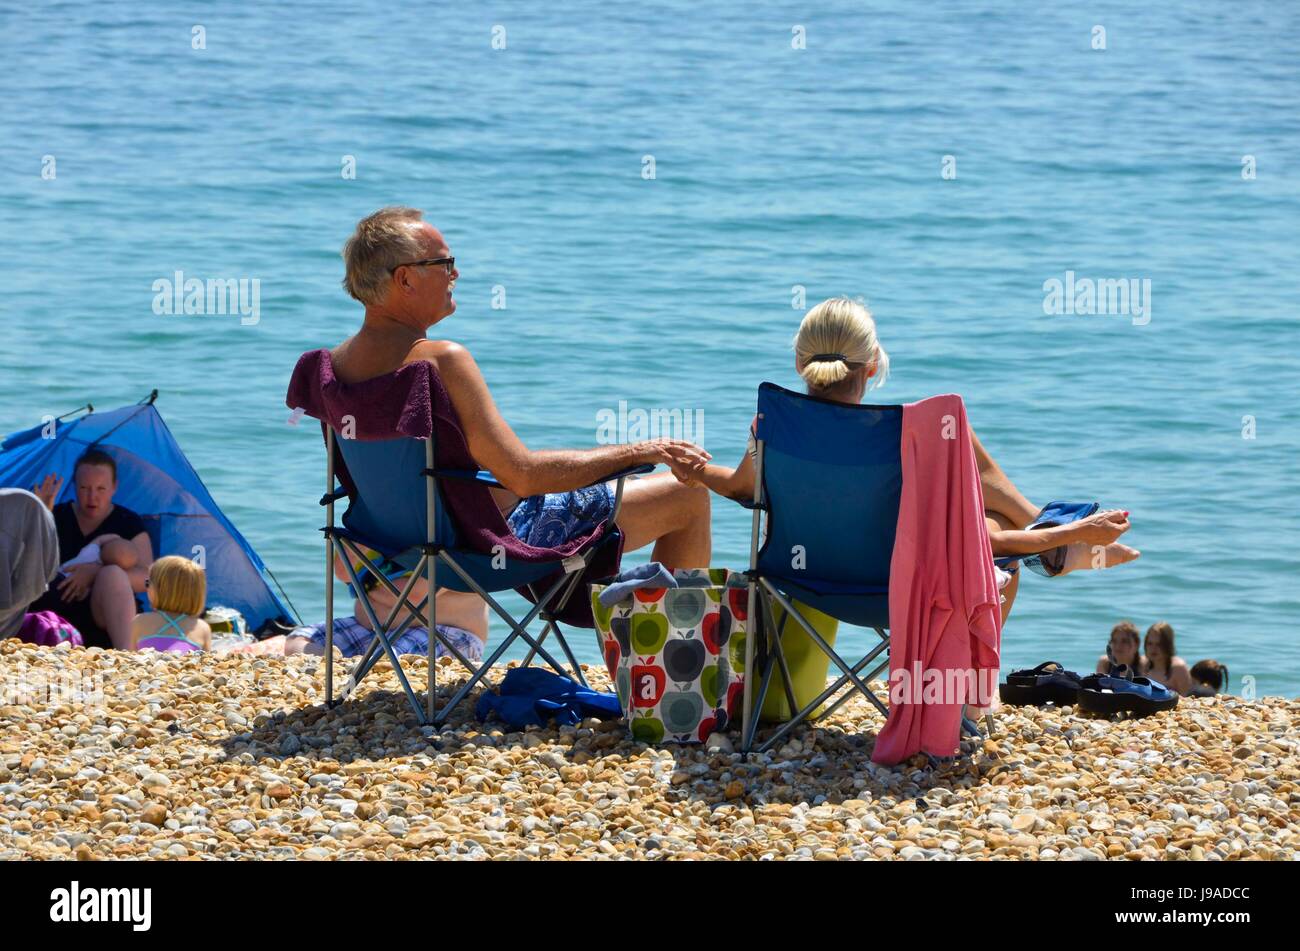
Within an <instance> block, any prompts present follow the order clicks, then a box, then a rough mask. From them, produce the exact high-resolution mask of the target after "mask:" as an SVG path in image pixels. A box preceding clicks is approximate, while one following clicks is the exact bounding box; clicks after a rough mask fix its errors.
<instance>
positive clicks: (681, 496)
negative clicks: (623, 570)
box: [618, 472, 713, 568]
mask: <svg viewBox="0 0 1300 951" xmlns="http://www.w3.org/2000/svg"><path fill="white" fill-rule="evenodd" d="M709 513H710V503H709V490H708V489H706V488H704V486H702V485H699V486H686V485H683V484H682V483H680V482H678V481H677V479H676V478H675V477H674V476H673V475H672V474H671V473H668V472H664V473H660V474H659V475H652V476H646V477H644V478H641V479H629V480H628V481H627V482H626V483H625V484H624V488H623V506H622V508H620V509H619V513H618V527H619V529H620V530H621V531H622V532H623V535H624V537H625V538H626V542H625V544H624V548H625V550H627V551H635V550H636V549H638V548H641V547H643V546H645V545H648V544H650V543H651V542H654V543H655V547H654V553H653V556H652V557H653V558H654V560H655V561H657V562H660V563H661V564H663V565H664V566H665V567H668V568H707V567H708V566H709V558H710V556H711V555H712V554H713V530H712V526H711V525H710V521H709Z"/></svg>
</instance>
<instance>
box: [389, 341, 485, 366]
mask: <svg viewBox="0 0 1300 951" xmlns="http://www.w3.org/2000/svg"><path fill="white" fill-rule="evenodd" d="M417 360H428V361H429V362H430V363H432V364H433V365H434V366H435V367H437V369H438V372H439V373H443V374H446V373H453V374H456V373H465V372H469V371H472V370H474V369H477V364H476V363H475V362H474V357H473V356H472V355H471V354H470V352H469V350H468V349H467V348H466V347H464V346H463V345H461V344H459V343H456V341H454V340H421V341H419V342H418V343H416V344H415V346H413V347H411V351H410V353H408V354H407V355H406V360H405V361H403V362H404V363H415V362H416V361H417Z"/></svg>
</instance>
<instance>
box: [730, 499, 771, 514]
mask: <svg viewBox="0 0 1300 951" xmlns="http://www.w3.org/2000/svg"><path fill="white" fill-rule="evenodd" d="M731 501H733V502H735V503H736V504H737V505H739V506H740V507H741V508H746V509H749V510H750V511H751V512H752V511H753V510H754V509H758V510H759V511H760V512H766V511H767V505H766V504H765V503H763V502H759V503H757V504H755V502H754V500H753V499H732V500H731Z"/></svg>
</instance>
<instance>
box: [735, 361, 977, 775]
mask: <svg viewBox="0 0 1300 951" xmlns="http://www.w3.org/2000/svg"><path fill="white" fill-rule="evenodd" d="M902 429H903V407H902V406H901V405H893V406H871V405H861V404H859V405H849V404H845V403H838V402H835V401H832V400H824V399H819V398H817V397H814V396H807V395H805V394H802V393H795V392H792V391H791V390H787V389H784V388H782V387H779V386H777V385H776V384H774V383H763V384H762V385H760V386H759V388H758V419H757V426H756V431H755V441H756V443H757V459H756V460H755V477H754V498H753V500H752V501H748V500H747V501H745V502H743V503H742V504H743V505H745V507H746V508H750V509H752V510H753V513H754V517H753V525H752V529H751V534H750V549H749V572H748V576H749V616H750V617H754V618H756V620H757V621H758V624H757V625H756V628H757V629H758V630H759V631H760V632H762V633H761V634H760V635H759V636H755V637H750V638H747V639H746V643H745V695H744V713H743V721H742V733H741V736H742V749H743V750H744V751H746V752H748V751H749V750H750V749H751V748H752V746H753V743H754V737H755V734H756V733H757V731H758V720H759V717H758V716H757V715H755V712H754V711H755V705H754V702H753V697H752V689H753V679H754V678H753V676H752V674H753V672H754V661H755V652H756V650H758V649H759V648H760V647H761V649H762V651H763V654H762V656H761V658H760V662H761V663H762V665H763V673H762V679H761V682H760V685H759V690H758V699H757V709H758V710H762V708H763V703H764V701H765V700H766V698H767V692H768V689H769V688H770V686H771V681H772V676H773V673H774V671H775V670H777V669H779V670H780V672H781V675H782V681H783V683H784V686H785V695H786V696H785V699H786V702H787V703H788V704H789V708H790V710H792V711H795V710H797V712H796V713H794V715H793V716H792V717H791V718H790V719H789V720H788V721H787V722H786V723H784V724H783V725H782V726H781V727H780V728H779V729H778V730H776V731H775V732H774V733H773V734H772V735H771V736H770V737H768V738H767V739H766V740H765V741H764V742H763V744H762V745H761V746H760V747H759V750H760V751H763V750H767V749H769V748H770V747H772V746H774V745H775V744H776V743H778V742H780V741H781V739H782V738H783V737H785V736H786V735H787V734H788V733H789V732H790V731H791V730H793V729H794V728H795V727H796V726H798V725H799V724H800V723H803V722H805V721H806V720H807V719H808V718H809V717H810V716H811V715H812V714H813V712H814V711H816V710H817V709H818V708H819V707H821V705H822V704H823V703H826V702H827V701H828V700H829V699H830V698H831V697H832V696H834V695H835V694H836V693H838V692H839V691H841V690H843V691H844V692H843V693H842V694H841V695H840V696H839V697H838V698H837V699H836V700H835V701H834V702H833V703H831V705H830V706H829V707H827V708H826V709H825V710H824V711H823V712H822V714H821V715H822V716H827V715H829V714H831V713H833V712H834V711H835V710H836V709H838V708H839V707H840V706H841V705H842V704H844V703H845V702H846V701H848V700H849V699H850V698H851V697H852V696H853V695H854V693H855V692H856V693H860V694H862V696H864V697H865V698H866V699H867V700H868V701H869V702H870V703H871V704H872V705H874V706H875V707H876V709H877V710H879V711H880V712H881V714H882V715H884V716H886V717H887V716H889V708H888V707H887V706H886V705H885V703H884V702H882V701H881V699H880V698H879V697H877V696H876V694H875V693H873V692H872V690H871V689H870V687H869V686H868V684H869V683H870V682H871V681H872V680H873V679H874V678H875V677H877V676H878V675H879V674H880V673H882V672H883V671H884V670H885V669H886V668H887V667H888V666H889V656H888V651H889V636H888V635H887V634H886V633H885V632H886V630H887V629H888V628H889V570H890V562H891V561H892V559H893V554H894V535H895V531H896V528H897V525H898V506H899V498H900V496H901V493H902V488H903V466H902V457H901V440H902ZM764 514H766V516H767V538H766V540H764V541H763V542H762V544H761V545H760V542H759V535H760V530H761V525H760V522H761V520H762V517H763V515H764ZM795 601H799V602H801V603H803V604H805V605H807V606H809V607H811V608H815V609H816V610H818V611H821V612H822V613H824V614H828V615H830V616H831V617H833V618H836V619H837V620H839V621H842V622H844V623H847V624H853V625H858V626H860V627H869V628H871V629H872V630H874V631H875V632H876V634H877V635H878V636H879V638H880V643H879V644H876V645H874V646H873V647H872V648H871V650H869V651H868V652H867V653H866V654H865V655H863V656H862V657H861V658H860V659H859V660H858V661H857V662H856V663H854V664H852V665H850V664H849V663H848V662H847V661H846V660H844V658H843V657H841V656H840V654H838V653H837V652H836V651H835V649H834V648H833V647H832V646H831V645H830V644H829V643H827V641H826V639H825V638H824V637H822V635H821V634H820V633H818V631H817V629H816V628H815V627H814V626H813V624H812V623H811V622H810V621H809V620H808V619H807V618H806V617H804V615H803V614H802V613H801V612H800V611H799V609H798V607H797V606H796V605H795V604H794V602H795ZM773 602H775V603H776V604H779V605H780V606H781V607H782V608H783V609H784V611H785V613H784V615H783V616H782V619H781V624H780V625H779V626H778V625H777V624H776V623H775V620H774V615H775V612H774V611H773V610H772V604H773ZM756 609H758V610H759V611H761V614H760V615H755V613H754V612H755V610H756ZM791 618H793V619H794V621H795V623H797V624H798V625H799V626H800V627H802V628H803V629H804V631H805V632H806V633H807V635H808V637H809V638H811V640H812V642H813V644H814V645H815V646H816V647H817V648H818V649H819V650H821V651H822V652H823V653H824V654H825V655H826V656H827V657H828V658H830V660H831V662H832V663H834V664H835V666H836V667H838V668H839V669H840V672H841V673H840V676H839V678H838V679H836V680H835V681H834V682H832V683H831V684H830V685H829V686H827V687H826V689H825V690H823V691H822V692H821V693H820V694H818V696H817V697H816V698H814V699H813V700H811V701H810V702H808V703H806V704H805V705H804V706H803V707H802V708H801V709H799V708H797V706H796V701H795V697H794V691H793V689H792V688H791V686H790V685H791V682H792V681H791V678H790V671H789V668H788V666H787V665H786V660H785V654H784V651H783V650H782V646H781V638H782V635H783V634H784V629H785V625H786V624H787V622H788V621H789V620H790V619H791ZM882 654H883V655H885V656H884V658H883V660H881V661H880V662H879V663H877V664H876V666H875V667H873V668H872V669H871V670H870V671H868V672H867V673H866V674H865V675H864V674H863V673H862V670H863V669H864V668H865V667H867V665H869V664H871V663H872V662H873V661H875V660H876V659H877V658H879V657H880V656H881V655H882ZM845 687H848V688H849V689H847V690H845V689H844V688H845ZM985 723H986V725H987V727H988V729H989V732H990V733H992V729H993V724H992V717H991V716H989V717H986V720H985ZM963 730H964V731H965V732H967V733H974V734H978V732H979V731H978V728H977V727H976V726H975V724H974V723H973V722H971V721H969V720H967V721H964V722H963Z"/></svg>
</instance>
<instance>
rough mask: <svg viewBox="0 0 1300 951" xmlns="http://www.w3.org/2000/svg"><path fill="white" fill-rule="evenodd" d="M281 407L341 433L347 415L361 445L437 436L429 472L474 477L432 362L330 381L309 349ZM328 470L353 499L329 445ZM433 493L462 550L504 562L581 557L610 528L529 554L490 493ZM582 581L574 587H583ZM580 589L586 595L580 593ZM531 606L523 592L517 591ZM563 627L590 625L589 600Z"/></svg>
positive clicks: (609, 554)
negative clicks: (499, 555) (499, 556)
mask: <svg viewBox="0 0 1300 951" xmlns="http://www.w3.org/2000/svg"><path fill="white" fill-rule="evenodd" d="M285 404H286V405H287V406H288V407H289V408H290V409H292V410H294V411H302V412H303V413H305V414H306V415H308V416H310V417H312V418H313V419H318V420H320V421H321V427H322V428H321V432H322V434H324V432H325V429H324V427H325V426H327V425H328V426H332V427H333V428H334V429H335V430H336V431H338V430H342V429H343V428H344V417H345V416H346V417H350V419H349V420H348V426H349V427H351V428H352V429H353V430H354V432H355V437H356V438H357V439H359V440H362V441H371V440H383V439H397V438H401V437H407V438H410V439H427V438H428V436H429V434H430V432H433V433H434V434H435V440H434V453H435V466H436V467H437V468H439V469H460V470H470V471H477V470H478V469H479V464H478V462H477V461H475V459H474V457H473V456H472V455H471V454H470V451H469V443H468V441H467V440H466V438H465V433H464V431H463V430H462V429H461V427H460V419H459V417H458V416H457V415H456V410H455V408H454V407H453V406H452V405H451V397H450V396H448V395H447V390H446V388H445V387H444V386H443V385H442V379H441V378H440V377H439V376H438V373H437V371H436V370H435V369H434V367H433V364H431V363H429V362H428V361H427V360H420V361H417V362H415V363H408V364H406V365H405V366H402V367H399V368H398V369H396V370H394V371H393V372H392V373H387V374H385V375H384V376H379V377H375V378H374V379H370V380H364V381H362V382H360V383H344V382H343V381H342V380H340V379H338V377H336V376H335V375H334V364H333V363H332V362H331V360H330V353H329V351H328V350H312V351H309V352H308V353H304V354H303V355H302V356H301V357H299V358H298V365H297V366H295V367H294V370H293V377H292V378H291V379H290V381H289V391H288V393H287V394H286V396H285ZM335 450H336V451H335V456H334V472H335V474H336V475H337V476H338V479H339V482H340V483H342V485H343V488H344V490H345V491H346V492H347V493H348V495H349V496H352V495H355V494H356V486H355V485H354V484H353V482H352V479H351V476H350V475H349V473H348V469H347V465H346V464H345V463H344V461H343V456H342V453H340V452H338V451H337V443H336V444H335ZM438 485H439V489H440V494H441V496H442V499H443V500H444V501H445V503H446V505H447V508H448V510H449V514H450V516H451V519H452V521H453V522H454V523H455V525H456V531H457V532H458V534H459V536H460V539H459V540H460V544H461V545H463V546H464V547H465V548H467V549H469V550H471V551H475V552H482V553H491V552H493V550H494V547H495V546H498V545H499V546H501V547H500V548H497V549H496V551H504V552H505V555H506V557H507V558H511V559H518V560H520V561H523V562H525V563H537V562H544V561H558V560H560V559H563V558H566V557H568V556H569V555H572V554H575V553H577V552H580V551H584V550H585V549H586V548H587V547H588V546H589V545H590V544H593V543H596V542H598V541H600V540H602V539H604V537H605V536H606V535H607V534H609V530H610V524H609V523H608V522H602V523H600V524H599V525H597V526H596V528H595V529H593V530H592V531H591V532H589V533H588V534H586V535H582V536H580V537H578V538H574V539H572V540H570V541H568V542H566V543H565V544H563V545H561V546H559V547H557V548H555V549H546V548H535V547H533V546H532V545H527V544H525V543H524V542H522V541H520V540H519V539H518V538H516V537H515V535H514V533H513V532H511V531H510V527H509V526H508V525H507V524H506V520H505V516H503V515H502V514H501V510H500V509H499V508H498V507H497V504H496V501H495V500H494V499H493V498H492V493H491V490H490V489H489V487H488V486H487V485H486V484H484V483H482V482H476V481H473V480H467V479H440V480H439V483H438ZM622 548H623V541H622V537H621V536H620V537H619V539H618V544H616V545H615V544H602V545H601V546H600V550H599V551H598V552H597V553H596V554H595V555H594V556H593V557H592V560H591V565H590V567H589V568H588V569H587V572H586V573H585V576H584V578H585V579H591V578H603V577H608V576H609V575H612V574H614V573H615V572H617V571H618V564H619V560H620V557H621V555H622ZM558 577H559V571H558V570H557V572H556V574H554V575H549V576H547V577H546V578H544V579H542V581H540V582H539V583H537V584H536V585H535V588H536V590H537V591H538V592H539V593H540V592H544V591H546V590H547V588H548V587H549V586H550V585H551V584H553V583H554V582H555V579H556V578H558ZM584 583H585V580H584V582H580V585H581V584H584ZM584 590H585V589H584ZM520 594H523V595H524V596H525V597H527V598H529V600H533V599H532V597H531V595H530V594H529V592H527V591H526V590H520ZM557 616H558V617H559V619H560V620H561V621H564V622H566V623H568V624H573V625H577V626H579V627H593V626H594V623H593V621H592V616H591V603H590V600H589V599H588V598H586V597H583V596H580V595H579V596H575V597H572V598H570V599H569V603H568V604H567V605H566V606H565V609H564V611H562V612H560V613H559V614H558V615H557Z"/></svg>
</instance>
